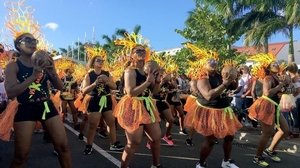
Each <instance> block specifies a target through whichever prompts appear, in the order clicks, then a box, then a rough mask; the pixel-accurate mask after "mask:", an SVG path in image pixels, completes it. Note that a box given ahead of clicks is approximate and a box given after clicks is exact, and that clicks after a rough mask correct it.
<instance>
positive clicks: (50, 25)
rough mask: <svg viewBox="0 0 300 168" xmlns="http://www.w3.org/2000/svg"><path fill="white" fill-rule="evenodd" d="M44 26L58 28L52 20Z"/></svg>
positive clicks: (52, 28)
mask: <svg viewBox="0 0 300 168" xmlns="http://www.w3.org/2000/svg"><path fill="white" fill-rule="evenodd" d="M45 27H46V28H48V29H51V30H53V31H55V30H56V29H57V28H58V24H57V23H54V22H49V23H47V24H45Z"/></svg>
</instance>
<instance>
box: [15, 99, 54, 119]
mask: <svg viewBox="0 0 300 168" xmlns="http://www.w3.org/2000/svg"><path fill="white" fill-rule="evenodd" d="M47 102H48V107H49V110H50V112H48V113H46V116H45V120H48V119H49V118H52V117H54V116H56V115H58V112H57V110H56V108H55V106H54V104H53V102H52V101H51V100H48V101H47ZM44 111H45V106H44V103H43V102H38V103H26V104H19V106H18V111H17V113H16V115H15V119H14V121H15V122H20V121H42V117H43V114H44Z"/></svg>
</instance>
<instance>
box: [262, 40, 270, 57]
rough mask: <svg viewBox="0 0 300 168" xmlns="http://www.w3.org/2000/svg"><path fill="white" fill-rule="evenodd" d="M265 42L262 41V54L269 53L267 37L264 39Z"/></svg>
mask: <svg viewBox="0 0 300 168" xmlns="http://www.w3.org/2000/svg"><path fill="white" fill-rule="evenodd" d="M264 40H265V41H264V44H263V45H264V46H263V47H264V48H263V50H264V53H268V52H269V41H268V37H265V39H264Z"/></svg>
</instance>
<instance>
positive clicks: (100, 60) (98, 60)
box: [95, 59, 104, 63]
mask: <svg viewBox="0 0 300 168" xmlns="http://www.w3.org/2000/svg"><path fill="white" fill-rule="evenodd" d="M95 62H99V63H102V62H104V60H102V59H96V60H95Z"/></svg>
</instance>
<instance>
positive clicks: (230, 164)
mask: <svg viewBox="0 0 300 168" xmlns="http://www.w3.org/2000/svg"><path fill="white" fill-rule="evenodd" d="M221 167H222V168H239V167H238V166H237V165H235V164H234V161H233V160H228V161H227V162H225V161H224V160H223V162H222V165H221Z"/></svg>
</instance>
